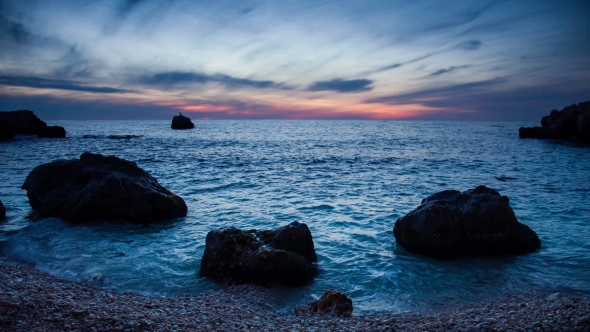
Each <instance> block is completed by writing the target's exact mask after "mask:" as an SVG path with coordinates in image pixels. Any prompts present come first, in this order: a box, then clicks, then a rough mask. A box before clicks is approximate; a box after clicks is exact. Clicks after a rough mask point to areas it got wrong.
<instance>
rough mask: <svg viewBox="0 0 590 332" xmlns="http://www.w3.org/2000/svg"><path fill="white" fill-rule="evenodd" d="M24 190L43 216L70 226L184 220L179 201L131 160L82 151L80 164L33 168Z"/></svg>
mask: <svg viewBox="0 0 590 332" xmlns="http://www.w3.org/2000/svg"><path fill="white" fill-rule="evenodd" d="M22 189H25V190H26V191H27V196H28V197H29V204H30V205H31V207H32V208H33V210H35V211H37V212H39V213H40V214H41V215H42V216H44V217H58V218H62V219H64V220H68V221H71V222H74V223H83V222H91V221H98V220H113V221H127V222H131V223H139V224H147V223H150V222H153V221H158V220H164V219H171V218H178V217H184V216H186V213H187V206H186V204H185V202H184V200H183V199H182V198H180V197H179V196H177V195H174V194H173V193H171V192H170V191H168V190H167V189H166V188H164V187H162V186H161V185H160V184H159V183H158V181H157V180H156V179H155V178H153V177H152V176H151V175H149V174H148V173H147V172H146V171H144V170H143V169H141V168H139V167H138V166H137V164H135V163H134V162H131V161H127V160H124V159H120V158H117V157H114V156H103V155H101V154H93V153H89V152H84V153H83V154H82V155H81V156H80V159H73V160H56V161H53V162H50V163H47V164H43V165H39V166H37V167H35V168H34V169H33V170H32V171H31V173H29V175H28V176H27V178H26V180H25V182H24V184H23V185H22Z"/></svg>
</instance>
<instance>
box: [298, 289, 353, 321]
mask: <svg viewBox="0 0 590 332" xmlns="http://www.w3.org/2000/svg"><path fill="white" fill-rule="evenodd" d="M352 310H353V307H352V300H351V299H349V298H348V296H346V295H345V294H344V293H342V292H340V291H338V290H335V289H329V290H327V291H326V292H325V293H324V295H322V296H321V297H320V299H319V300H317V301H313V302H311V303H309V304H304V305H299V306H297V307H295V315H297V316H305V315H313V314H321V315H330V316H341V317H350V316H351V315H352Z"/></svg>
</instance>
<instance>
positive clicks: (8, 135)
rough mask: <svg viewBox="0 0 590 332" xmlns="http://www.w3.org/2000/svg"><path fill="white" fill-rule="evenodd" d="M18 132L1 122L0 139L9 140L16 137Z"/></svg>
mask: <svg viewBox="0 0 590 332" xmlns="http://www.w3.org/2000/svg"><path fill="white" fill-rule="evenodd" d="M15 134H16V132H15V131H14V129H12V128H10V127H4V126H3V125H1V124H0V141H8V140H10V139H12V138H13V137H14V135H15Z"/></svg>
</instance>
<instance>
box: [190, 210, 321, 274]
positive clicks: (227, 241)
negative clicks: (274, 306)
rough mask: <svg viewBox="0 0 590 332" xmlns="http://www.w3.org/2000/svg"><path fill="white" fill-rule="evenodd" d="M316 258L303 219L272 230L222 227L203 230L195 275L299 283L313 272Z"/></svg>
mask: <svg viewBox="0 0 590 332" xmlns="http://www.w3.org/2000/svg"><path fill="white" fill-rule="evenodd" d="M316 261H317V256H316V253H315V249H314V244H313V239H312V236H311V232H310V231H309V228H308V227H307V225H306V224H304V223H299V222H296V221H295V222H292V223H291V224H289V225H286V226H283V227H279V228H277V229H276V230H274V231H272V230H266V231H258V230H255V229H253V230H248V231H243V230H240V229H237V228H235V227H224V228H221V229H218V230H214V231H210V232H209V233H208V234H207V238H206V241H205V252H204V253H203V258H202V260H201V269H200V271H199V276H200V277H208V278H211V279H213V280H217V281H224V282H227V283H229V284H257V285H263V286H274V285H285V286H299V285H303V284H306V283H308V282H309V281H311V279H312V278H313V277H314V276H315V274H316V273H317V268H316V266H315V264H313V263H315V262H316Z"/></svg>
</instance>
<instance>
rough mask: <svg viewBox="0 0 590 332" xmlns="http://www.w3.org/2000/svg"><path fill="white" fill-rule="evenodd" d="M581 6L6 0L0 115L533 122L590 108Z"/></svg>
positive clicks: (1, 2) (539, 0)
mask: <svg viewBox="0 0 590 332" xmlns="http://www.w3.org/2000/svg"><path fill="white" fill-rule="evenodd" d="M589 17H590V1H588V0H580V1H554V0H530V1H529V0H514V1H476V0H452V1H444V0H423V1H420V0H407V1H406V0H390V1H383V0H382V1H371V0H364V1H344V0H343V1H327V0H325V1H322V0H314V1H307V0H299V1H281V0H274V1H248V0H240V1H237V0H236V1H230V0H228V1H196V0H195V1H188V0H178V1H174V0H166V1H164V0H127V1H122V0H121V1H115V0H110V1H102V0H95V1H74V0H69V1H68V0H62V1H58V0H14V1H12V0H8V1H6V0H0V110H3V111H7V110H16V109H31V110H33V111H35V113H36V114H38V115H39V116H40V117H41V118H42V119H50V120H51V119H170V118H171V116H172V115H173V114H177V113H178V112H179V111H181V112H183V113H184V114H187V115H188V116H189V117H191V118H193V119H399V118H414V119H456V120H462V119H465V120H521V121H538V120H539V119H540V117H541V116H542V115H546V114H548V113H549V111H550V110H551V109H553V108H559V109H561V108H562V107H564V106H567V105H570V104H573V103H578V102H581V101H586V100H590V21H589V19H588V18H589Z"/></svg>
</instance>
